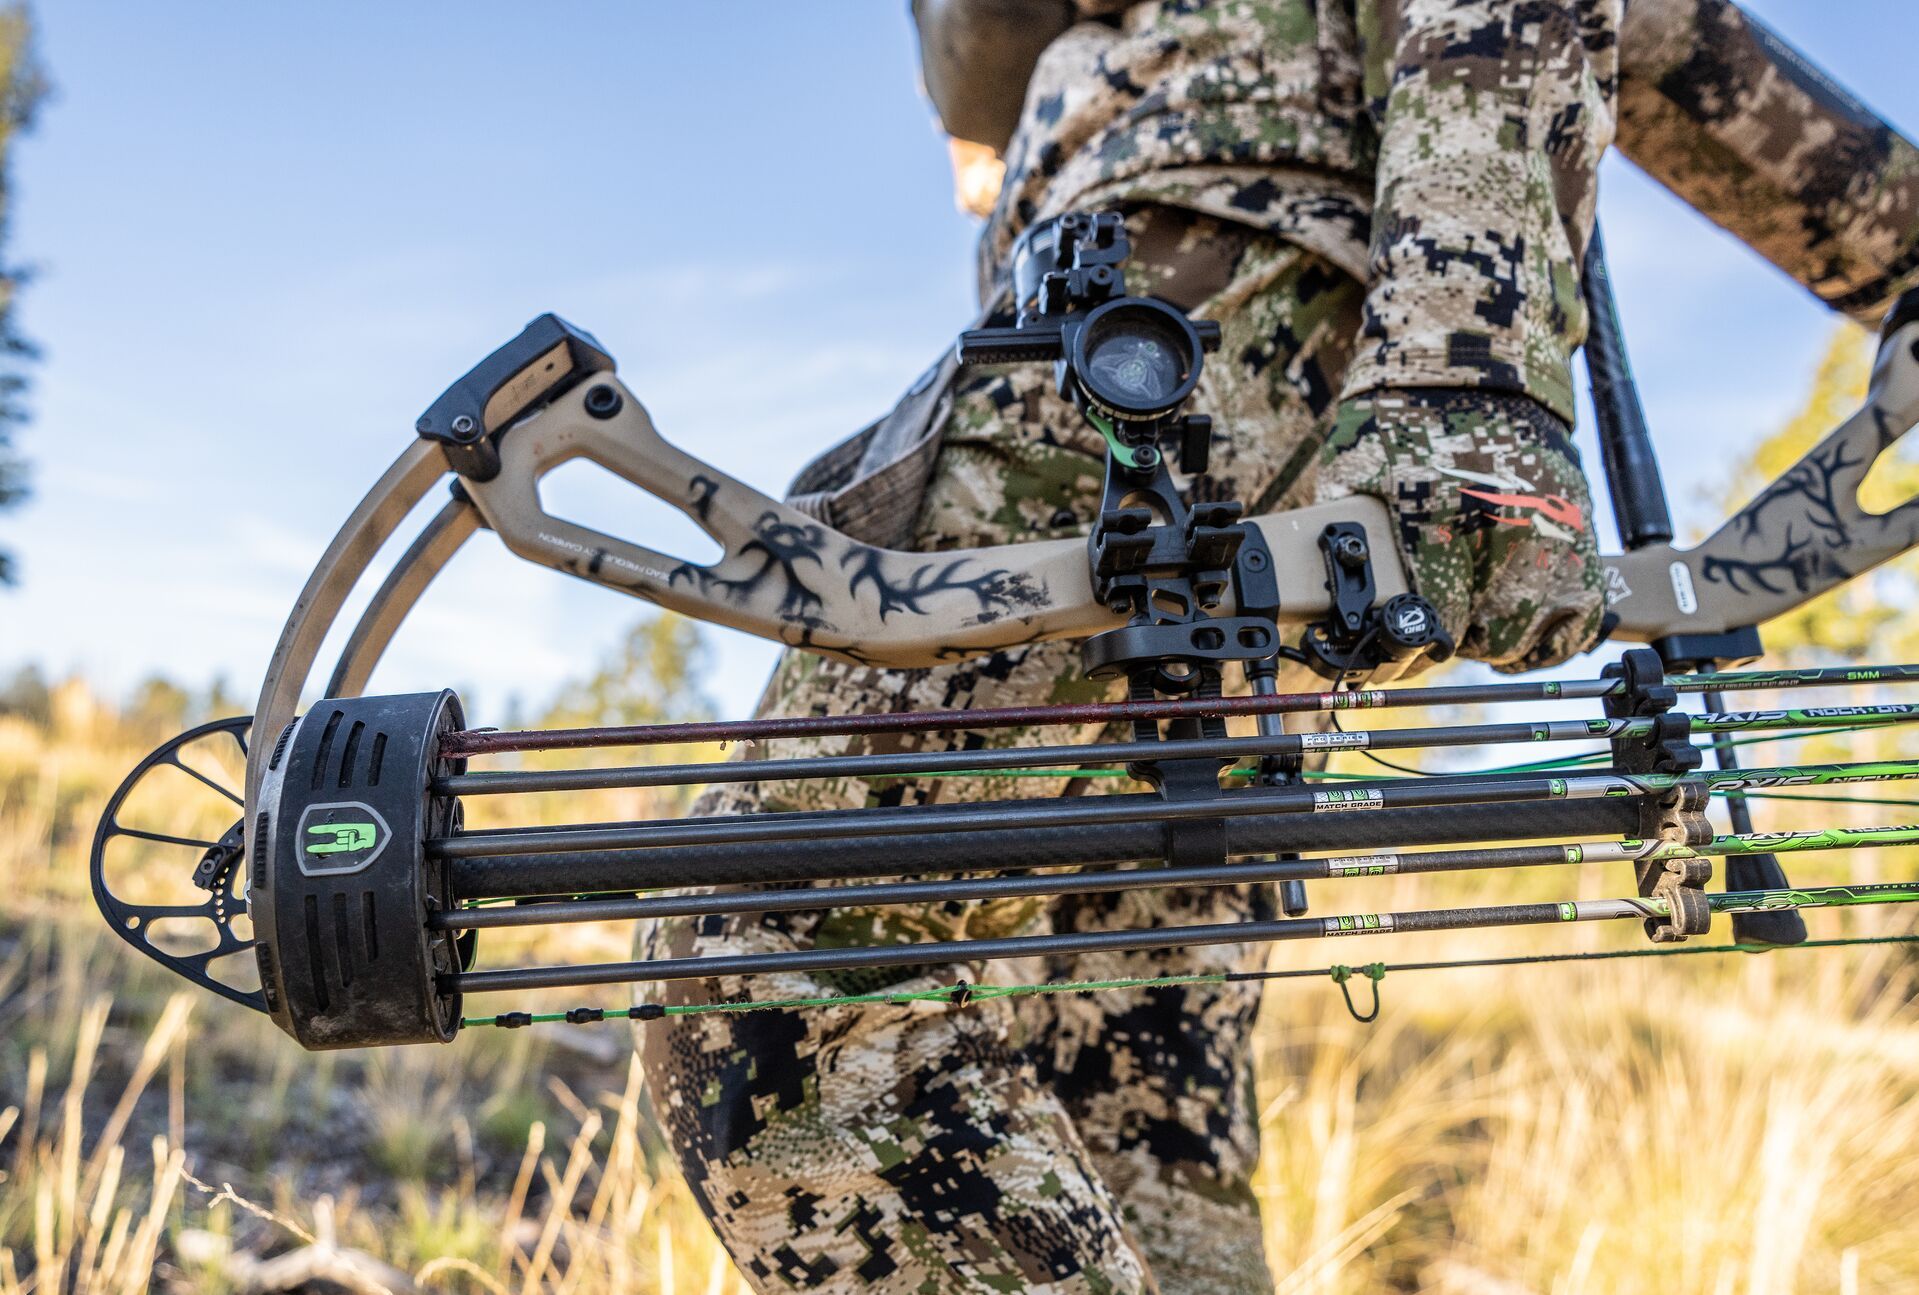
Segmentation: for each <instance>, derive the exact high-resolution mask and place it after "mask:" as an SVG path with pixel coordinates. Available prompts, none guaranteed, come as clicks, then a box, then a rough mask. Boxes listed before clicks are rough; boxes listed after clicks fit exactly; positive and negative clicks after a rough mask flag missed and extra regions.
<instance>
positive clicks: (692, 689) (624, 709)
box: [540, 613, 713, 728]
mask: <svg viewBox="0 0 1919 1295" xmlns="http://www.w3.org/2000/svg"><path fill="white" fill-rule="evenodd" d="M707 663H708V654H707V650H706V644H705V642H704V641H703V640H702V639H701V637H700V631H699V626H697V625H696V624H694V623H693V622H692V621H690V620H688V619H686V618H685V617H684V616H674V615H672V614H670V613H663V614H661V615H658V616H649V617H647V618H646V619H645V620H642V621H640V622H639V623H638V624H637V625H635V626H634V627H633V628H632V629H630V630H628V631H627V635H626V639H625V641H624V642H623V643H621V644H620V646H619V647H618V648H616V649H615V650H614V651H613V653H612V654H611V655H610V656H609V657H608V658H607V659H606V660H605V661H603V662H601V664H600V668H599V669H598V670H597V671H595V672H594V673H593V674H592V675H591V676H590V677H588V678H586V679H583V680H580V681H579V682H577V683H571V684H567V685H566V686H565V687H563V688H562V689H561V690H560V693H559V695H558V696H557V697H555V698H554V699H553V704H552V705H551V706H549V707H548V708H547V711H546V714H545V715H543V716H542V717H541V719H540V725H541V727H543V728H576V727H583V726H591V725H600V724H660V723H674V722H678V721H683V720H695V719H706V718H708V717H710V716H711V715H712V713H713V703H712V701H711V699H709V698H708V697H707V695H706V694H705V693H704V692H702V691H701V689H700V683H699V681H700V680H701V679H702V678H703V677H704V676H705V674H706V668H707Z"/></svg>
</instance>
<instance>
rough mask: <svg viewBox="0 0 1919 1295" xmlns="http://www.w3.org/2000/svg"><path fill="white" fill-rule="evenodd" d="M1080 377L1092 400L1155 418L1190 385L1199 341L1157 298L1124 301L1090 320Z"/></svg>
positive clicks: (1122, 412) (1126, 414)
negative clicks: (1155, 300) (1151, 302)
mask: <svg viewBox="0 0 1919 1295" xmlns="http://www.w3.org/2000/svg"><path fill="white" fill-rule="evenodd" d="M1078 349H1079V353H1080V356H1081V357H1082V358H1081V361H1080V365H1079V370H1080V381H1081V383H1082V384H1083V386H1084V387H1085V390H1086V393H1087V394H1088V395H1089V396H1091V397H1092V398H1093V399H1094V401H1096V402H1097V403H1098V404H1100V405H1102V406H1104V407H1105V408H1107V409H1108V410H1110V411H1111V412H1113V413H1115V414H1118V415H1120V416H1121V417H1126V418H1152V417H1157V416H1158V415H1160V414H1162V413H1165V412H1167V411H1169V410H1170V409H1172V408H1173V407H1174V406H1175V405H1177V404H1178V403H1179V402H1180V401H1181V400H1183V399H1184V398H1185V397H1186V396H1187V394H1188V393H1189V392H1190V391H1191V389H1192V379H1193V376H1194V374H1195V371H1196V369H1197V361H1198V358H1199V357H1198V354H1197V349H1198V348H1197V346H1196V343H1195V340H1194V338H1193V336H1192V333H1191V329H1190V326H1187V325H1186V324H1185V321H1184V320H1182V319H1179V318H1178V317H1177V316H1176V315H1174V313H1173V312H1172V311H1170V310H1168V309H1166V308H1163V307H1161V306H1159V305H1157V304H1156V303H1153V304H1149V303H1146V302H1143V301H1141V302H1122V303H1115V308H1112V309H1109V310H1107V311H1105V312H1104V313H1102V314H1101V315H1100V316H1099V317H1097V318H1095V319H1093V320H1091V321H1090V322H1089V323H1088V324H1087V329H1086V336H1085V337H1084V338H1083V339H1082V341H1081V343H1080V345H1079V348H1078Z"/></svg>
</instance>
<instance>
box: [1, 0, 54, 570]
mask: <svg viewBox="0 0 1919 1295" xmlns="http://www.w3.org/2000/svg"><path fill="white" fill-rule="evenodd" d="M45 93H46V80H45V78H44V76H43V75H42V73H41V70H40V64H39V62H38V61H37V60H36V59H35V57H34V50H33V20H32V16H31V14H30V13H29V11H28V9H27V7H26V5H25V4H24V3H16V4H12V5H8V6H6V7H4V8H0V242H3V241H4V240H5V237H6V220H7V214H8V211H9V209H10V207H11V205H12V198H13V194H12V185H11V184H10V183H9V182H8V171H9V169H10V167H9V163H11V162H12V160H13V141H14V140H15V139H16V138H18V136H19V135H20V133H21V132H22V131H24V130H25V129H26V128H27V127H28V126H29V125H30V124H31V123H32V121H33V111H34V108H35V106H36V105H38V104H39V102H40V100H41V98H42V97H43V96H44V95H45ZM24 277H25V276H24V272H23V271H21V270H20V269H19V268H18V267H15V266H13V265H11V264H9V263H7V262H6V261H4V260H0V511H4V510H6V509H7V508H9V507H11V506H13V505H15V504H17V503H19V502H20V501H21V500H22V499H24V498H25V497H26V493H27V480H26V464H25V462H24V461H23V460H21V459H20V458H19V457H18V455H16V454H15V453H14V451H13V429H14V427H15V425H17V424H18V423H20V422H21V421H22V420H23V419H24V418H25V417H26V412H25V410H24V409H23V408H22V407H21V404H20V395H21V392H22V391H23V390H24V389H25V387H26V378H25V377H24V376H23V375H22V374H21V372H20V366H21V363H22V362H23V361H25V360H27V359H29V358H31V357H32V354H33V348H32V347H31V346H30V345H29V344H28V343H27V341H26V340H25V339H24V338H22V337H21V336H20V334H19V332H18V331H17V329H16V327H15V323H14V318H13V305H14V298H15V297H16V295H17V294H18V292H19V289H20V285H21V283H22V282H23V280H24ZM16 578H17V575H16V572H15V570H14V563H13V558H12V556H11V555H10V554H8V553H7V551H6V550H5V549H0V585H8V584H12V583H13V582H14V580H15V579H16Z"/></svg>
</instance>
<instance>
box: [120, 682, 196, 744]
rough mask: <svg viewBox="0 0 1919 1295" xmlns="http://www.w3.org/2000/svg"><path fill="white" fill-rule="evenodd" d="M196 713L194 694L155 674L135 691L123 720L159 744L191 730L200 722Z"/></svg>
mask: <svg viewBox="0 0 1919 1295" xmlns="http://www.w3.org/2000/svg"><path fill="white" fill-rule="evenodd" d="M195 710H196V707H195V705H194V698H193V694H192V693H190V692H188V691H187V690H186V689H185V688H182V687H181V686H180V685H179V684H177V683H174V682H173V681H172V680H171V679H167V678H164V677H162V676H160V675H157V674H156V675H149V676H148V677H147V678H145V679H143V680H141V681H140V682H139V684H137V685H136V686H135V687H134V689H133V695H132V696H131V697H129V698H128V699H127V708H126V711H125V712H124V715H123V718H124V719H125V720H126V722H127V723H128V724H131V725H132V726H133V727H134V728H135V729H136V730H137V731H138V732H139V733H140V734H141V735H143V736H146V737H151V738H152V739H153V740H154V741H156V742H157V741H162V740H164V739H166V738H169V737H172V736H173V735H174V734H175V733H178V732H180V731H181V730H182V729H185V728H187V727H189V726H191V725H192V724H193V723H194V721H195V720H196V719H197V718H198V716H197V715H196V714H195Z"/></svg>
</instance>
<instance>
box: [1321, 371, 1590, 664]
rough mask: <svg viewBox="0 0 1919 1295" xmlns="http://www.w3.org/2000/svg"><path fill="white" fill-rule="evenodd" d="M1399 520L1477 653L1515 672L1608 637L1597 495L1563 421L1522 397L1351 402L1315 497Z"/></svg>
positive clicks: (1425, 587) (1404, 394)
mask: <svg viewBox="0 0 1919 1295" xmlns="http://www.w3.org/2000/svg"><path fill="white" fill-rule="evenodd" d="M1354 494H1363V495H1373V496H1375V497H1376V498H1379V499H1381V500H1383V501H1385V503H1386V506H1387V507H1388V508H1390V509H1392V511H1393V515H1394V519H1395V520H1396V522H1397V523H1398V528H1399V546H1400V549H1401V551H1402V552H1403V553H1404V555H1405V558H1406V562H1407V571H1408V575H1409V577H1410V579H1411V581H1412V586H1413V589H1414V591H1415V592H1416V593H1419V594H1420V595H1422V596H1423V597H1425V598H1426V600H1427V601H1428V602H1430V603H1432V605H1433V606H1434V607H1435V608H1436V609H1438V612H1439V617H1440V621H1441V623H1443V624H1444V625H1445V627H1446V629H1447V630H1448V631H1449V632H1450V633H1451V634H1452V635H1453V639H1454V641H1455V642H1456V643H1458V645H1459V650H1460V651H1461V652H1462V653H1464V654H1465V655H1467V656H1470V657H1474V658H1476V659H1478V660H1481V661H1486V662H1489V663H1490V664H1491V665H1492V666H1493V667H1494V668H1495V669H1498V670H1501V671H1504V672H1508V673H1513V672H1518V671H1521V670H1534V669H1538V668H1540V667H1542V666H1549V665H1556V664H1558V663H1559V662H1561V661H1564V660H1566V659H1567V658H1568V657H1570V656H1573V655H1575V654H1577V653H1579V652H1583V651H1585V650H1586V649H1587V648H1590V647H1591V646H1592V645H1593V644H1594V643H1595V642H1597V641H1598V638H1599V625H1600V618H1601V617H1602V616H1603V615H1604V613H1605V609H1606V600H1605V596H1604V592H1603V590H1604V580H1603V573H1602V571H1601V569H1600V565H1599V556H1598V551H1597V549H1596V547H1595V545H1594V541H1593V522H1592V500H1591V495H1590V492H1589V490H1588V487H1587V484H1586V476H1585V473H1584V472H1582V471H1581V470H1580V467H1579V458H1578V453H1577V451H1575V450H1574V449H1573V446H1572V438H1571V436H1570V435H1569V433H1568V431H1567V428H1566V426H1565V424H1563V423H1561V422H1560V421H1559V419H1558V418H1557V417H1555V416H1554V415H1553V414H1552V413H1550V412H1549V411H1547V410H1546V409H1545V408H1544V407H1542V406H1540V405H1539V404H1537V403H1535V402H1533V401H1531V400H1528V399H1526V398H1525V397H1523V396H1512V395H1505V394H1500V393H1494V392H1482V391H1471V390H1433V391H1426V390H1407V391H1380V392H1374V393H1371V394H1369V395H1367V396H1362V397H1358V398H1355V399H1351V400H1348V401H1346V402H1345V403H1344V404H1342V405H1341V406H1340V408H1339V410H1338V412H1337V415H1336V417H1335V421H1334V425H1333V430H1332V434H1331V435H1330V436H1329V437H1328V438H1327V441H1326V446H1325V449H1324V451H1323V452H1322V454H1321V457H1320V469H1319V498H1320V499H1321V500H1332V499H1341V498H1344V497H1346V496H1348V495H1354Z"/></svg>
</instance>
